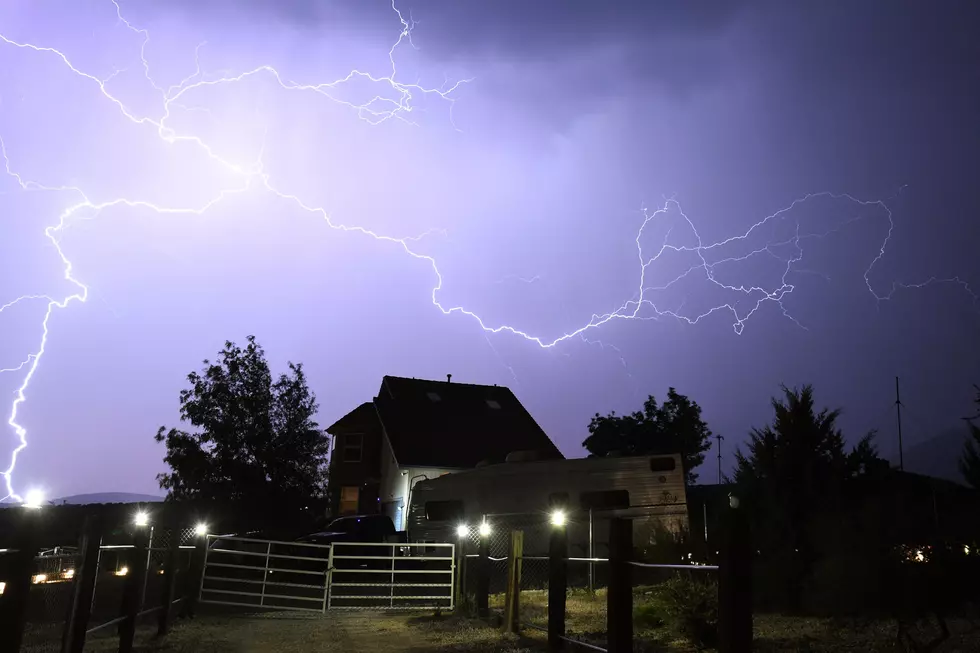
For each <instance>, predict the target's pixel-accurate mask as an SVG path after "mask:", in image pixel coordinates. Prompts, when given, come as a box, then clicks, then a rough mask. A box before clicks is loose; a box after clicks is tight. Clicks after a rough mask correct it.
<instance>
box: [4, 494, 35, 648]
mask: <svg viewBox="0 0 980 653" xmlns="http://www.w3.org/2000/svg"><path fill="white" fill-rule="evenodd" d="M8 510H23V511H25V512H24V513H23V514H21V515H18V516H17V518H16V523H17V534H16V537H15V539H14V546H15V547H16V550H15V551H10V552H7V553H4V554H2V556H3V562H4V564H3V567H4V572H5V573H4V577H3V578H0V581H3V582H4V583H5V585H4V590H3V594H0V651H3V652H4V653H7V652H8V651H9V652H10V653H17V651H19V650H20V645H21V641H22V640H23V637H24V624H25V623H26V621H27V606H28V602H29V600H30V592H31V582H32V579H33V577H34V570H35V561H34V557H35V556H36V555H37V548H38V540H39V538H40V533H39V532H38V531H39V529H40V523H39V521H40V516H39V515H36V514H33V513H35V512H37V511H38V510H36V509H32V508H20V507H18V508H8Z"/></svg>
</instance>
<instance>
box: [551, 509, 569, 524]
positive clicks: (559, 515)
mask: <svg viewBox="0 0 980 653" xmlns="http://www.w3.org/2000/svg"><path fill="white" fill-rule="evenodd" d="M565 522H566V517H565V511H564V510H555V511H554V512H553V513H551V525H552V526H564V525H565Z"/></svg>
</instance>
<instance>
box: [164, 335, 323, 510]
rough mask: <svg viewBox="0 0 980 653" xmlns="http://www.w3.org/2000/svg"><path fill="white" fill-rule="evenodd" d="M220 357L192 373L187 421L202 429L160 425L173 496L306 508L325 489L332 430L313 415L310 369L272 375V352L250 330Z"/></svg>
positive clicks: (183, 408)
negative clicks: (269, 357)
mask: <svg viewBox="0 0 980 653" xmlns="http://www.w3.org/2000/svg"><path fill="white" fill-rule="evenodd" d="M218 356H219V360H218V362H216V363H211V362H209V361H207V360H205V361H204V369H203V370H202V371H201V372H200V373H198V372H191V373H190V374H189V375H188V376H187V380H188V381H189V382H190V388H187V389H185V390H182V391H181V393H180V416H181V421H183V422H188V423H189V424H191V425H192V426H193V427H195V429H194V430H193V431H184V430H180V429H176V428H172V429H170V430H169V431H167V430H166V428H165V427H160V430H159V431H158V432H157V434H156V441H157V442H164V443H165V444H166V447H167V454H166V456H165V457H164V461H165V462H166V463H167V465H169V467H170V470H171V471H170V473H166V474H160V475H159V476H158V477H157V479H158V480H159V482H160V487H161V488H163V489H164V490H167V491H168V493H169V494H168V497H167V498H168V500H182V499H197V500H208V501H233V502H240V503H242V504H244V505H248V506H251V508H252V509H254V510H255V511H260V510H265V511H275V510H290V509H297V508H302V507H303V505H305V504H306V503H307V502H308V500H309V499H314V498H316V497H319V496H322V495H323V493H324V492H325V490H326V456H327V453H328V451H329V440H328V437H327V435H326V434H325V433H324V432H323V431H321V430H320V429H319V428H318V425H317V423H316V421H314V416H315V415H316V411H317V403H316V397H315V396H314V395H313V393H312V392H311V391H310V389H309V387H308V386H307V384H306V376H305V375H304V374H303V367H302V365H299V364H293V363H290V364H289V373H288V374H282V375H281V376H280V377H279V378H278V379H276V380H273V377H272V373H271V372H270V370H269V364H268V362H267V361H266V359H265V352H264V351H263V350H262V347H260V346H259V345H258V344H257V343H256V342H255V337H254V336H249V338H248V344H247V345H246V346H245V348H244V349H243V348H241V347H238V346H237V345H235V344H234V343H232V342H226V343H225V347H224V349H222V350H221V352H220V353H219V355H218Z"/></svg>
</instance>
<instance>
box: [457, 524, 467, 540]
mask: <svg viewBox="0 0 980 653" xmlns="http://www.w3.org/2000/svg"><path fill="white" fill-rule="evenodd" d="M469 534H470V527H469V526H467V525H466V524H460V525H459V526H457V527H456V535H457V536H458V537H466V536H467V535H469Z"/></svg>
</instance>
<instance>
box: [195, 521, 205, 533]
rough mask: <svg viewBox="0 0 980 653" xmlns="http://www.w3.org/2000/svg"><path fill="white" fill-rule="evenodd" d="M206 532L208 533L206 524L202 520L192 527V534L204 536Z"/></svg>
mask: <svg viewBox="0 0 980 653" xmlns="http://www.w3.org/2000/svg"><path fill="white" fill-rule="evenodd" d="M207 534H208V525H207V524H205V523H204V522H201V523H200V524H198V525H197V526H195V527H194V535H197V536H204V535H207Z"/></svg>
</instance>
